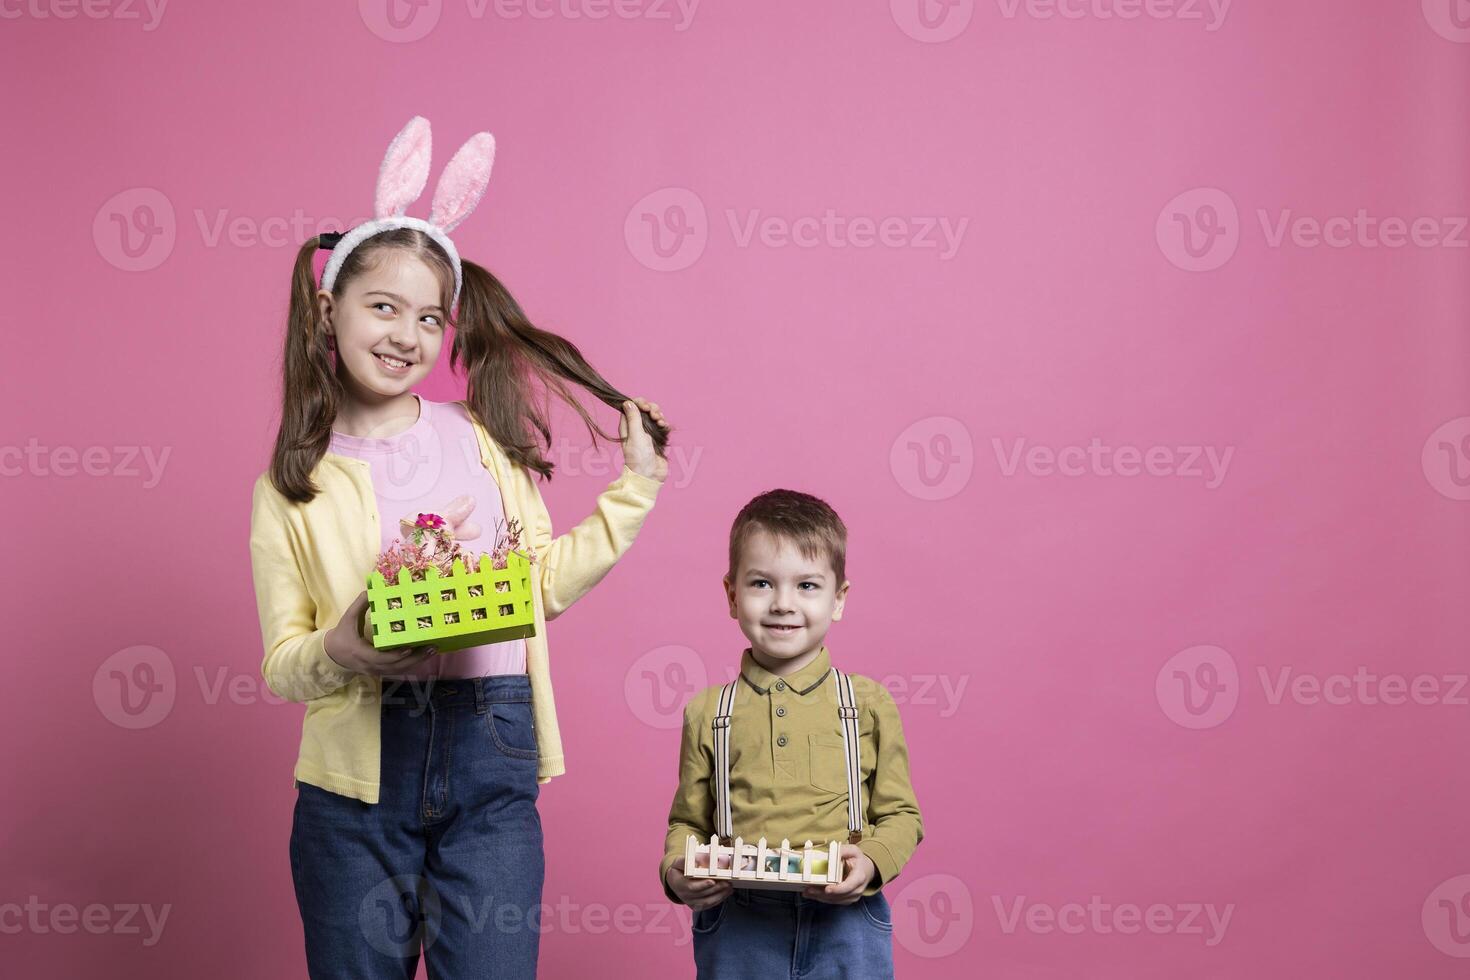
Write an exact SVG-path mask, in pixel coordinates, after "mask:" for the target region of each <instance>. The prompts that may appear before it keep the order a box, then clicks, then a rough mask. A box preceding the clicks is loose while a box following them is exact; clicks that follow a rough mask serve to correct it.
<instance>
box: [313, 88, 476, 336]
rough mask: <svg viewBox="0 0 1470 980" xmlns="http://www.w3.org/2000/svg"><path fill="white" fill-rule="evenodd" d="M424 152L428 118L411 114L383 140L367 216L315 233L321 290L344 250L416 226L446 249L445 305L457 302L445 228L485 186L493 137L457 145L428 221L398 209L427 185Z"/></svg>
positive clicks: (454, 252)
mask: <svg viewBox="0 0 1470 980" xmlns="http://www.w3.org/2000/svg"><path fill="white" fill-rule="evenodd" d="M429 150H430V139H429V121H428V120H427V119H425V118H424V117H423V116H414V117H413V118H412V119H410V120H409V121H408V125H407V126H404V127H403V129H402V130H400V131H399V133H398V135H397V136H395V137H393V142H392V143H389V144H388V152H387V153H386V154H385V155H384V156H383V165H382V167H380V168H379V170H378V189H377V193H376V195H375V196H374V198H373V216H374V217H373V220H372V221H367V222H364V223H363V224H360V225H358V226H357V227H356V228H353V229H352V230H350V231H347V232H332V233H329V234H325V235H322V236H320V238H319V243H320V244H319V247H320V248H330V249H331V250H332V254H331V256H330V257H329V258H328V259H327V266H326V268H325V269H323V270H322V288H323V289H325V290H328V291H329V292H330V291H331V289H332V285H333V284H334V283H335V282H336V281H337V273H338V272H340V271H342V263H343V262H344V261H346V259H347V256H348V254H349V253H350V252H351V251H352V250H353V249H354V248H356V247H357V246H359V245H361V244H362V243H363V242H364V241H366V240H367V239H369V238H371V237H372V236H373V235H376V234H378V233H379V232H383V231H390V230H392V229H394V228H416V229H418V230H419V231H421V232H423V233H424V234H425V235H428V236H429V237H430V238H432V239H434V241H436V242H438V243H439V245H440V247H442V248H443V249H444V251H446V252H448V253H449V260H450V262H452V263H453V264H454V299H453V301H452V302H451V304H450V305H451V306H452V307H457V306H458V305H459V289H460V286H461V285H463V283H464V276H463V274H462V272H461V270H460V264H459V250H458V249H456V248H455V247H454V242H452V241H450V240H449V230H450V229H451V228H453V227H454V226H455V225H457V224H459V223H460V222H461V221H463V220H464V219H465V218H466V217H468V216H469V213H470V212H471V211H473V210H475V206H476V205H477V204H479V203H480V198H481V197H483V196H484V195H485V186H486V185H487V184H488V183H490V165H491V164H492V163H494V162H495V137H493V136H491V135H490V134H489V133H476V134H475V135H473V136H471V137H470V138H469V139H468V140H466V141H465V144H464V145H463V146H461V147H460V148H459V152H457V153H455V154H454V156H453V157H452V158H451V159H450V161H449V165H448V166H447V167H445V168H444V173H443V174H441V175H440V177H439V184H438V186H437V187H435V188H434V203H433V205H432V207H431V208H430V209H429V220H428V221H424V220H423V219H422V218H414V217H410V216H409V215H406V214H404V212H405V211H406V210H408V206H409V205H410V204H412V203H413V202H414V201H416V200H418V198H419V195H420V194H422V193H423V192H424V185H425V184H427V183H428V180H429Z"/></svg>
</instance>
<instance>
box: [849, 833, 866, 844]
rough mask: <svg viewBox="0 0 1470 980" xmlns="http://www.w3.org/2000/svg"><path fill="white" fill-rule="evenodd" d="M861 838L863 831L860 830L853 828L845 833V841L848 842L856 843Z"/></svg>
mask: <svg viewBox="0 0 1470 980" xmlns="http://www.w3.org/2000/svg"><path fill="white" fill-rule="evenodd" d="M862 839H863V832H862V831H861V830H854V831H852V832H851V833H850V834H848V835H847V842H848V843H849V844H856V843H858V842H859V841H861V840H862Z"/></svg>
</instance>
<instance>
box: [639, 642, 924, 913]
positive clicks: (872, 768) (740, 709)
mask: <svg viewBox="0 0 1470 980" xmlns="http://www.w3.org/2000/svg"><path fill="white" fill-rule="evenodd" d="M831 666H832V662H831V655H830V653H829V651H828V649H827V647H826V646H823V647H822V649H821V650H820V651H819V652H818V653H817V656H816V658H815V659H814V660H813V661H812V662H811V663H809V664H807V665H806V666H805V667H803V668H802V669H801V670H799V671H797V672H796V673H794V674H790V675H788V676H786V677H778V676H777V675H775V674H772V673H771V672H770V671H768V670H766V669H765V668H764V667H762V666H761V665H760V664H758V663H756V661H755V658H754V657H752V656H751V653H750V648H749V647H746V649H745V652H744V653H743V654H742V655H741V658H740V680H739V681H738V682H737V683H736V685H735V705H734V707H733V708H732V709H731V713H730V819H731V826H732V828H733V830H734V834H735V836H736V837H740V838H742V839H743V840H745V841H747V842H749V843H752V844H753V843H755V842H756V841H757V840H759V839H760V838H761V837H762V836H764V837H765V838H766V841H767V843H769V844H771V845H773V846H780V843H781V841H782V839H783V838H785V839H789V840H790V841H791V844H792V846H794V847H800V846H802V845H803V844H805V843H806V842H807V841H808V840H811V841H813V842H815V843H817V844H825V843H827V842H828V841H832V840H836V841H839V842H841V843H846V842H847V756H846V754H845V753H844V751H843V746H842V725H841V722H840V720H839V718H838V715H837V707H838V702H837V684H836V681H835V679H834V677H833V675H832V671H831ZM848 676H850V677H851V678H852V689H853V695H854V696H855V697H856V699H857V704H858V732H859V736H858V741H859V744H860V745H861V747H862V758H861V762H862V778H863V802H864V804H865V806H866V810H867V812H866V814H865V821H866V825H865V826H864V828H863V839H862V842H861V843H860V844H858V846H859V847H860V848H862V851H863V853H864V854H866V855H867V856H868V857H869V858H871V859H872V861H873V864H874V866H875V867H877V869H878V873H877V875H875V876H874V878H873V881H872V882H871V883H870V884H869V886H868V888H867V889H866V890H865V891H864V892H863V894H865V895H872V894H874V893H875V892H877V891H878V888H879V886H881V885H882V884H884V883H885V882H888V881H892V880H893V879H894V878H895V877H897V876H898V873H899V871H900V870H902V869H903V866H904V864H905V863H907V861H908V859H909V858H910V857H911V856H912V855H913V853H914V848H916V847H917V846H918V844H919V841H921V840H923V839H924V825H923V821H922V819H921V817H920V815H919V805H918V803H917V801H916V800H915V799H914V788H913V785H912V784H911V783H910V782H909V753H908V746H907V745H906V744H905V743H904V738H903V726H902V724H901V723H900V721H899V717H898V706H897V705H895V704H894V703H893V696H892V695H890V694H889V693H888V689H887V688H885V687H883V685H881V684H879V683H878V682H877V681H874V680H871V679H869V678H867V677H861V676H859V675H857V674H850V675H848ZM719 700H720V687H719V686H718V685H717V686H714V687H709V688H706V689H705V690H703V691H701V692H700V693H698V694H696V695H694V697H693V698H691V699H690V701H689V703H688V704H687V705H685V706H684V734H683V739H682V744H681V745H680V748H679V788H678V790H677V791H676V792H675V794H674V802H673V805H672V806H671V807H670V808H669V833H668V837H667V838H666V839H665V841H664V859H663V862H662V863H661V864H660V866H659V881H660V882H662V883H663V886H664V893H665V894H666V895H668V897H669V900H670V901H673V902H677V901H678V900H679V899H678V896H676V895H675V894H674V893H673V892H672V891H670V890H669V887H668V883H667V882H666V881H664V875H665V874H667V872H668V869H669V867H670V865H672V864H673V863H674V862H675V861H676V860H678V859H679V858H681V857H683V856H684V845H685V841H686V840H687V839H688V836H689V835H690V834H694V835H695V836H696V837H698V838H699V839H700V840H704V841H708V840H709V838H710V835H711V834H713V833H714V805H715V800H714V761H715V750H714V730H713V728H712V727H711V722H712V721H713V719H714V716H715V714H716V712H717V711H718V709H719Z"/></svg>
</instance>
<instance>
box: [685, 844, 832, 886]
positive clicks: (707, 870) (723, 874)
mask: <svg viewBox="0 0 1470 980" xmlns="http://www.w3.org/2000/svg"><path fill="white" fill-rule="evenodd" d="M838 847H839V844H838V842H837V841H832V842H831V843H830V844H827V845H825V846H821V847H814V846H813V845H812V842H811V841H807V842H806V844H805V845H804V846H802V847H800V848H793V847H792V846H791V841H789V840H783V841H781V846H780V847H771V846H770V845H769V844H767V843H766V839H765V838H764V837H762V838H761V839H760V841H759V842H758V843H755V844H747V843H745V842H744V841H743V840H741V839H740V838H739V837H737V838H735V840H734V841H733V842H732V843H730V844H728V845H726V844H721V843H720V838H719V836H718V835H713V836H711V837H710V839H709V841H708V842H705V841H701V840H700V839H699V838H698V837H695V836H694V835H693V834H690V835H689V839H688V840H687V841H686V842H685V844H684V877H686V878H695V879H701V878H715V879H718V880H721V881H728V882H730V883H731V884H732V885H734V886H735V887H736V888H766V889H776V890H778V891H800V890H801V889H803V888H806V887H807V886H808V885H835V884H837V883H838V882H840V881H841V880H842V860H841V858H840V857H839V851H838Z"/></svg>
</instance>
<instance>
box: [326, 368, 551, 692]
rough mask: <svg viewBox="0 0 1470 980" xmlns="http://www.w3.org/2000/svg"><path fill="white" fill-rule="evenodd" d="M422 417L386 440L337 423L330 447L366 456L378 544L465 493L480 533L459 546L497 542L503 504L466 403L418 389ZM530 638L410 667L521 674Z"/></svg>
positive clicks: (429, 673)
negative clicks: (403, 523) (404, 522)
mask: <svg viewBox="0 0 1470 980" xmlns="http://www.w3.org/2000/svg"><path fill="white" fill-rule="evenodd" d="M414 397H415V398H417V399H418V403H419V418H418V421H417V422H415V423H414V424H413V425H412V426H410V427H409V428H407V429H405V430H404V431H402V432H400V433H398V434H397V435H394V436H389V437H387V438H385V439H373V438H364V437H361V436H349V435H345V434H343V433H341V432H337V431H335V430H333V432H332V440H331V443H330V444H329V445H328V447H327V451H328V452H333V453H337V454H339V455H342V456H353V457H356V458H357V459H362V460H366V461H367V463H368V466H369V468H370V470H371V473H372V482H373V495H374V496H375V497H376V498H377V501H378V527H379V529H380V530H381V532H382V542H381V543H380V547H381V548H382V549H387V547H388V546H389V545H390V544H392V543H393V542H394V541H396V540H398V539H399V538H400V537H402V536H403V530H402V528H400V527H399V524H398V522H399V520H400V519H401V518H408V519H409V520H413V519H414V518H416V517H418V515H419V514H420V513H433V514H442V513H443V512H444V508H445V507H446V505H448V503H449V502H450V501H451V500H453V499H454V498H456V497H458V496H460V495H462V494H468V495H469V496H471V497H473V498H474V500H475V509H474V510H472V511H471V512H470V515H469V517H468V518H466V521H467V522H468V523H473V524H478V525H480V536H479V537H477V538H469V539H464V538H461V539H459V543H460V547H461V548H464V549H466V550H468V551H473V552H476V553H479V552H486V551H490V550H491V549H492V548H493V547H494V546H495V534H496V528H497V527H498V525H499V524H500V523H501V522H502V521H504V520H505V504H504V503H503V502H502V501H501V498H500V487H499V486H497V485H496V483H495V478H494V477H493V476H491V475H490V471H489V470H487V469H485V466H484V464H483V463H481V462H480V444H479V442H478V440H476V439H475V430H474V428H473V427H472V426H471V424H470V418H469V416H468V415H467V414H466V413H465V410H464V407H463V406H461V405H458V404H455V403H453V402H431V401H429V400H428V399H427V398H424V397H423V396H421V395H419V394H417V393H415V394H414ZM525 672H526V641H525V640H508V641H506V642H504V643H490V644H486V645H484V646H477V647H465V648H464V649H463V650H453V651H450V652H448V653H441V654H436V655H435V656H432V657H429V658H427V659H425V660H423V661H422V662H420V663H419V664H418V666H416V667H414V668H412V669H410V670H409V671H407V672H406V673H407V675H408V676H414V677H484V676H488V675H490V674H524V673H525Z"/></svg>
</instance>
